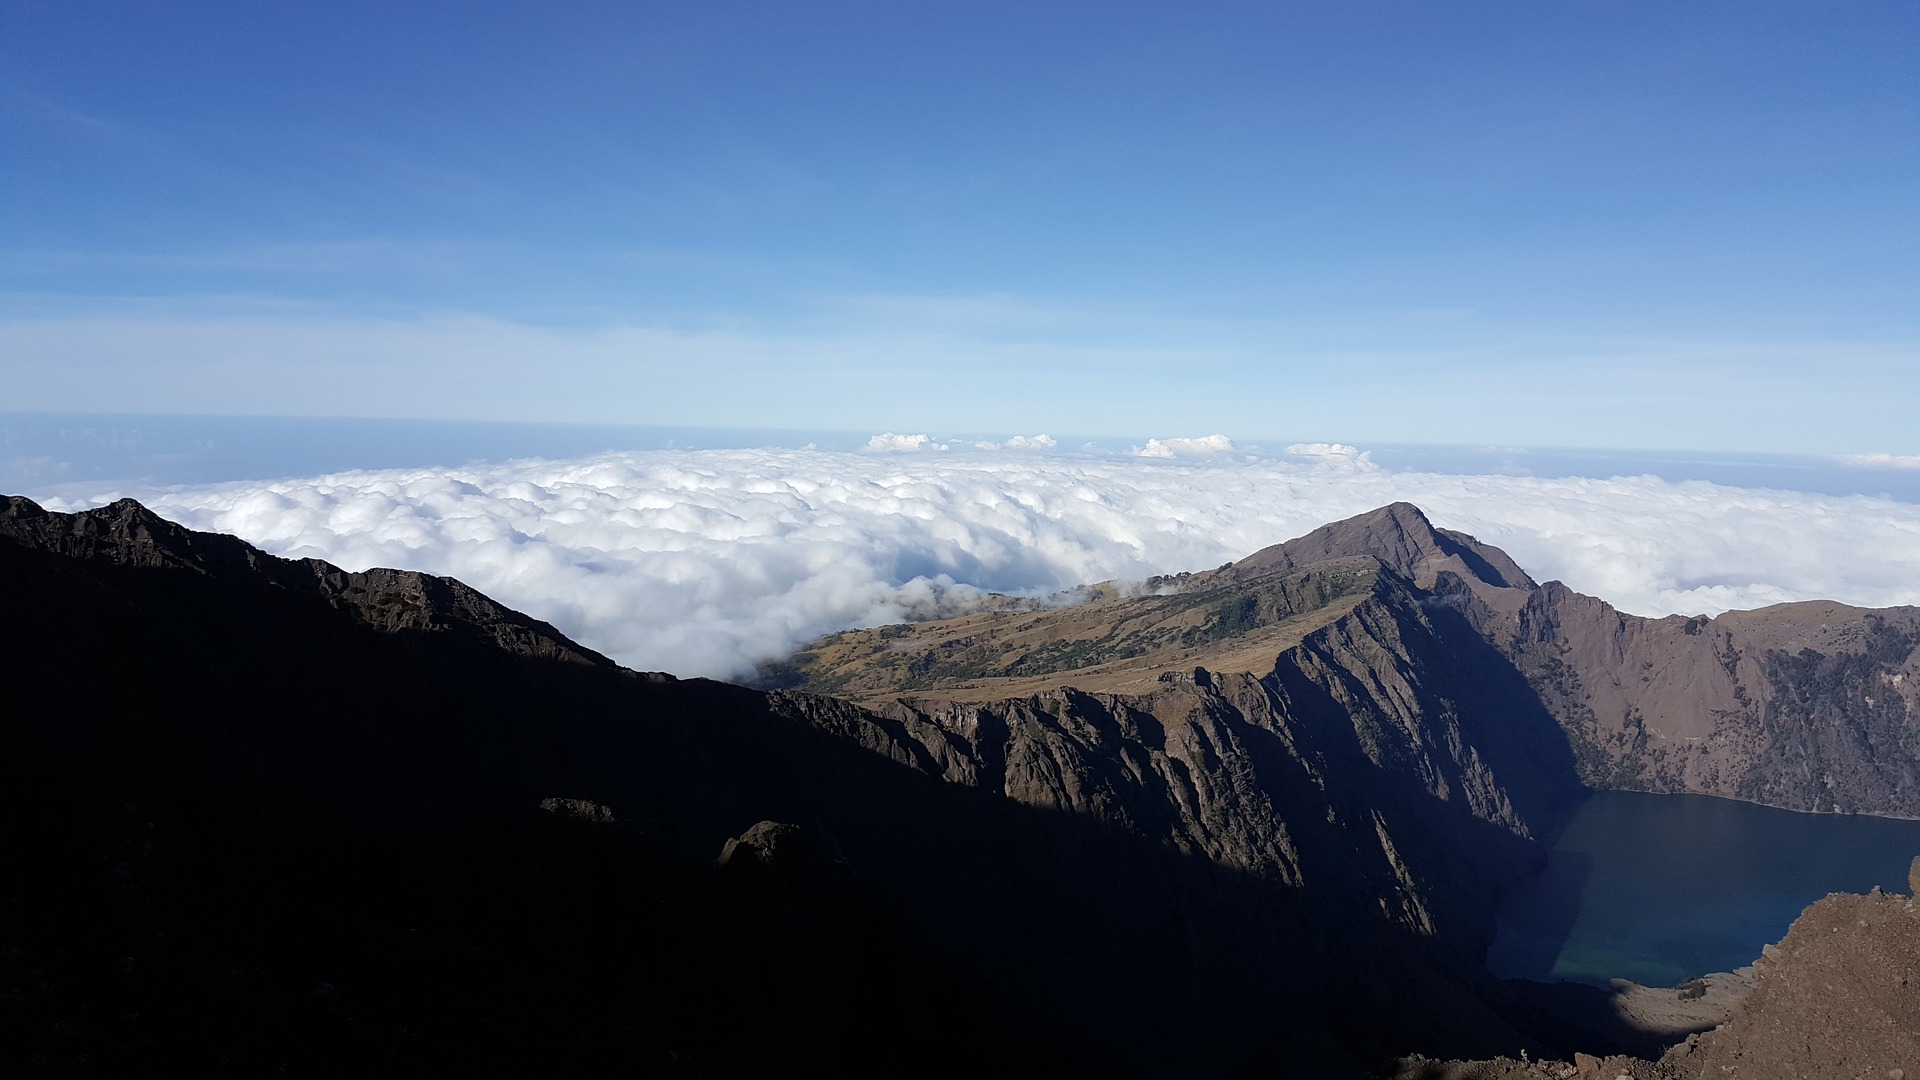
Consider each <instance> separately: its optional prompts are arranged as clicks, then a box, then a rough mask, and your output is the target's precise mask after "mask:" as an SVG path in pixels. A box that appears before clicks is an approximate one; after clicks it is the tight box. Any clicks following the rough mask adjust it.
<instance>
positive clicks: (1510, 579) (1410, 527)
mask: <svg viewBox="0 0 1920 1080" xmlns="http://www.w3.org/2000/svg"><path fill="white" fill-rule="evenodd" d="M1360 555H1370V556H1372V557H1374V558H1376V559H1379V560H1380V562H1381V563H1382V564H1383V565H1385V566H1386V567H1387V568H1388V569H1389V570H1392V571H1393V572H1394V573H1396V574H1399V575H1400V576H1402V577H1405V578H1407V579H1409V580H1411V581H1413V582H1414V583H1415V584H1418V585H1421V586H1422V587H1425V586H1428V585H1431V584H1432V583H1433V581H1434V580H1435V578H1437V577H1438V575H1439V573H1440V571H1442V570H1450V571H1452V572H1453V573H1455V574H1458V575H1459V576H1460V577H1462V578H1464V579H1466V580H1467V581H1469V582H1478V583H1479V584H1481V585H1483V586H1491V587H1493V588H1496V589H1531V588H1533V587H1534V582H1533V579H1532V578H1530V577H1528V576H1527V573H1526V571H1524V570H1522V569H1520V566H1519V564H1517V563H1515V562H1514V561H1513V559H1512V558H1510V557H1509V556H1508V555H1507V553H1506V552H1504V551H1501V550H1500V549H1499V548H1496V547H1493V546H1492V545H1490V544H1483V543H1481V542H1480V541H1478V540H1475V539H1474V538H1473V537H1471V536H1468V535H1467V534H1466V533H1461V532H1454V531H1453V530H1450V529H1439V528H1435V527H1434V525H1433V523H1432V522H1431V521H1429V520H1427V515H1426V514H1425V513H1424V512H1422V511H1421V509H1420V508H1419V507H1417V506H1415V505H1413V504H1412V503H1408V502H1396V503H1389V504H1388V505H1386V506H1382V507H1380V508H1378V509H1376V510H1369V511H1367V512H1366V513H1364V514H1359V515H1356V516H1354V517H1350V518H1347V519H1346V520H1344V521H1336V522H1333V523H1332V524H1329V525H1322V526H1321V527H1320V528H1318V529H1315V530H1313V531H1312V532H1310V533H1308V534H1306V535H1305V536H1302V537H1298V538H1297V539H1293V540H1289V541H1287V542H1285V543H1283V544H1275V545H1274V546H1272V547H1269V548H1263V549H1262V550H1260V551H1256V552H1254V553H1253V554H1252V555H1249V556H1247V557H1246V558H1244V559H1242V560H1240V561H1239V562H1238V563H1235V564H1234V565H1233V567H1232V572H1233V574H1234V576H1235V577H1238V578H1247V577H1256V576H1261V575H1265V574H1272V573H1284V572H1287V571H1291V570H1296V569H1300V568H1302V567H1307V566H1312V565H1314V564H1315V563H1321V562H1327V561H1330V560H1333V559H1345V558H1352V557H1355V556H1360Z"/></svg>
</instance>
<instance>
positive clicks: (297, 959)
mask: <svg viewBox="0 0 1920 1080" xmlns="http://www.w3.org/2000/svg"><path fill="white" fill-rule="evenodd" d="M0 582H4V584H5V587H6V594H5V595H6V598H7V606H6V609H5V611H4V617H0V676H4V678H5V679H6V682H7V685H8V687H9V690H10V695H11V696H10V698H9V702H8V708H7V709H6V710H5V711H4V713H0V806H3V807H4V811H5V817H4V822H0V824H3V825H4V827H3V828H0V865H6V866H7V867H9V869H10V871H12V881H13V882H14V884H12V885H9V886H8V887H7V888H6V889H5V890H0V906H3V909H0V927H4V928H14V927H17V928H21V929H20V930H19V931H18V933H17V934H16V935H14V937H13V938H11V939H9V940H4V941H0V947H3V948H0V977H4V978H0V987H17V988H18V993H17V994H13V996H10V997H8V998H6V999H4V1000H0V1025H4V1026H0V1050H3V1051H7V1052H16V1053H17V1055H18V1056H19V1057H20V1059H21V1061H22V1062H26V1063H27V1064H31V1061H32V1060H33V1059H36V1058H37V1059H44V1060H46V1061H50V1062H55V1063H56V1064H59V1063H65V1064H66V1065H72V1064H74V1062H75V1060H77V1059H78V1058H80V1057H83V1056H84V1057H85V1058H86V1060H87V1061H88V1062H91V1063H92V1065H91V1066H90V1067H93V1068H96V1069H104V1070H106V1071H110V1072H111V1071H119V1072H127V1071H162V1072H177V1073H198V1072H210V1071H211V1072H219V1071H227V1072H243V1073H268V1072H273V1071H275V1070H277V1069H280V1068H282V1067H286V1066H289V1065H290V1064H293V1063H304V1064H305V1065H306V1067H310V1068H315V1069H318V1070H319V1071H330V1072H333V1073H335V1074H338V1073H341V1072H352V1071H368V1070H374V1071H386V1072H392V1071H401V1072H406V1073H410V1074H422V1073H448V1072H467V1073H471V1072H475V1071H484V1070H486V1069H489V1068H492V1069H498V1068H500V1067H502V1066H503V1065H505V1066H509V1067H511V1068H513V1069H514V1070H516V1071H523V1072H531V1073H543V1074H552V1073H580V1072H599V1071H618V1070H634V1069H640V1070H645V1071H654V1072H663V1073H667V1074H681V1073H684V1074H700V1075H747V1074H758V1073H763V1072H765V1071H766V1070H767V1069H769V1068H774V1067H779V1068H785V1069H792V1068H797V1067H800V1066H807V1067H814V1068H838V1069H842V1070H845V1069H860V1068H866V1069H873V1068H882V1067H886V1068H899V1067H902V1066H903V1065H905V1066H907V1067H912V1066H914V1065H915V1064H920V1065H924V1064H926V1063H927V1061H929V1060H930V1058H929V1057H928V1055H930V1054H931V1055H935V1056H936V1057H937V1058H938V1060H939V1062H941V1063H944V1064H945V1065H946V1066H948V1067H951V1068H953V1069H958V1070H963V1071H964V1070H975V1071H987V1070H994V1071H1005V1070H1006V1068H1007V1062H1010V1061H1020V1062H1026V1063H1030V1064H1031V1063H1039V1064H1038V1065H1036V1067H1047V1068H1052V1069H1054V1070H1056V1071H1067V1072H1072V1071H1081V1072H1084V1071H1091V1070H1093V1069H1102V1070H1107V1071H1120V1072H1127V1071H1136V1072H1143V1073H1168V1072H1178V1073H1182V1074H1197V1075H1204V1074H1217V1073H1229V1072H1232V1073H1238V1072H1245V1071H1253V1070H1261V1071H1275V1070H1282V1069H1291V1070H1292V1071H1293V1072H1294V1073H1295V1074H1300V1075H1327V1076H1339V1075H1358V1074H1364V1073H1366V1072H1367V1071H1368V1070H1370V1069H1373V1068H1375V1067H1377V1066H1379V1065H1381V1064H1383V1063H1384V1060H1385V1058H1387V1057H1388V1056H1391V1055H1395V1054H1402V1053H1409V1052H1414V1051H1420V1052H1426V1053H1437V1054H1445V1055H1448V1056H1456V1057H1468V1056H1488V1055H1490V1054H1492V1053H1501V1052H1512V1051H1513V1050H1514V1049H1516V1048H1520V1047H1525V1048H1527V1049H1529V1050H1530V1051H1531V1052H1535V1053H1538V1052H1540V1051H1542V1050H1546V1049H1560V1050H1562V1051H1563V1052H1571V1051H1572V1050H1592V1049H1604V1047H1592V1046H1586V1045H1574V1046H1565V1045H1562V1044H1560V1043H1557V1042H1556V1041H1555V1040H1557V1039H1562V1038H1563V1036H1564V1034H1565V1033H1564V1031H1563V1030H1562V1029H1559V1028H1556V1027H1554V1026H1553V1025H1551V1024H1548V1025H1545V1026H1542V1024H1541V1017H1540V1011H1539V1009H1537V1008H1535V1007H1533V1006H1530V1005H1528V1004H1527V1002H1525V1001H1521V1000H1518V999H1516V997H1515V993H1516V992H1515V991H1514V990H1513V989H1512V988H1510V987H1506V986H1504V985H1502V984H1499V983H1498V982H1497V981H1495V980H1493V979H1491V978H1490V977H1489V976H1487V975H1486V974H1485V973H1484V971H1483V970H1482V968H1481V960H1482V958H1483V956H1484V954H1485V949H1486V947H1487V944H1488V942H1489V941H1490V938H1491V933H1492V912H1493V905H1494V901H1495V898H1496V897H1497V895H1498V894H1499V892H1500V891H1501V890H1502V889H1503V888H1505V887H1507V886H1509V885H1511V884H1512V883H1514V882H1515V881H1517V880H1519V879H1520V878H1521V877H1522V876H1524V875H1525V874H1526V873H1528V872H1529V870H1530V869H1531V868H1532V867H1533V866H1534V865H1536V863H1537V860H1538V859H1539V858H1540V854H1541V852H1540V848H1539V845H1538V843H1537V842H1536V839H1535V837H1536V836H1537V835H1538V834H1539V833H1540V831H1541V830H1542V828H1543V827H1544V825H1545V824H1546V823H1547V822H1548V821H1550V820H1551V818H1552V816H1553V814H1554V811H1555V809H1556V808H1557V807H1558V806H1559V805H1561V804H1562V803H1564V802H1565V801H1567V800H1569V799H1573V798H1576V797H1578V796H1579V794H1580V793H1581V791H1582V789H1583V787H1584V786H1627V787H1642V788H1650V789H1654V790H1688V791H1704V792H1708V793H1712V794H1725V795H1731V796H1734V797H1745V798H1749V799H1755V800H1758V801H1766V802H1771V803H1773V804H1775V805H1784V806H1790V807H1793V808H1797V809H1822V810H1826V809H1833V808H1835V807H1840V808H1846V809H1856V810H1860V811H1863V812H1873V813H1894V814H1906V815H1908V816H1920V791H1917V790H1916V785H1915V776H1916V773H1917V772H1920V769H1917V768H1916V765H1915V762H1916V761H1920V755H1916V750H1920V747H1916V746H1915V745H1914V739H1915V735H1914V734H1913V731H1912V729H1913V727H1914V725H1912V724H1911V723H1910V719H1911V717H1912V716H1913V712H1914V709H1915V707H1916V704H1920V701H1917V699H1916V692H1917V691H1920V668H1917V667H1916V654H1915V649H1914V644H1915V641H1916V640H1917V639H1920V618H1916V614H1917V613H1916V612H1915V611H1914V610H1913V609H1892V610H1886V611H1880V612H1869V611H1862V610H1859V609H1853V608H1846V607H1843V606H1841V605H1835V604H1800V605H1783V606H1781V607H1776V608H1769V609H1765V610H1763V611H1759V612H1748V613H1733V614H1729V615H1724V616H1721V617H1719V618H1716V619H1702V618H1680V617H1674V618H1668V619H1642V618H1637V617H1634V616H1630V615H1625V614H1622V613H1620V612H1617V611H1615V610H1614V609H1612V608H1611V607H1610V606H1608V605H1606V604H1605V603H1604V602H1602V601H1599V600H1595V599H1592V598H1590V597H1584V596H1581V595H1579V594H1577V593H1574V592H1572V591H1571V590H1569V589H1567V588H1565V587H1564V586H1562V585H1559V584H1557V583H1549V584H1547V585H1544V586H1539V585H1535V584H1534V582H1533V581H1532V580H1530V579H1529V578H1528V577H1527V575H1526V574H1525V573H1524V572H1523V571H1522V570H1521V569H1520V568H1519V567H1518V566H1516V565H1514V563H1513V562H1512V560H1511V559H1509V558H1508V557H1507V556H1506V555H1505V554H1504V553H1502V552H1500V551H1499V550H1497V549H1495V548H1492V547H1488V546H1486V545H1483V544H1480V543H1478V542H1477V541H1475V540H1473V538H1471V537H1468V536H1465V535H1463V534H1459V533H1455V532H1449V531H1447V530H1443V529H1437V528H1434V527H1433V526H1432V525H1431V523H1429V522H1428V521H1427V519H1426V518H1425V517H1424V515H1422V514H1421V513H1420V511H1419V510H1417V509H1416V508H1414V507H1412V506H1409V505H1406V504H1395V505H1393V506H1389V507H1383V508H1381V509H1379V510H1376V511H1373V512H1371V513H1368V514H1364V515H1361V516H1359V517H1356V518H1353V519H1350V520H1348V521H1344V522H1338V523H1335V524H1333V525H1329V526H1326V527H1324V528H1322V529H1318V530H1315V531H1314V532H1313V533H1310V534H1308V535H1307V536H1304V537H1301V538H1299V539H1296V540H1292V541H1288V542H1287V543H1284V544H1281V545H1278V546H1276V547H1272V548H1268V549H1266V550H1264V551H1261V552H1258V553H1255V554H1254V555H1252V556H1249V557H1248V558H1246V559H1243V560H1241V561H1240V562H1238V563H1234V564H1231V565H1229V566H1225V567H1221V568H1219V569H1217V570H1212V571H1206V572H1202V573H1192V574H1186V575H1176V576H1174V577H1172V578H1169V579H1162V580H1159V581H1156V582H1153V583H1151V584H1150V586H1149V587H1146V588H1143V589H1140V590H1138V591H1137V592H1135V593H1133V594H1132V595H1121V594H1120V593H1119V591H1118V590H1115V589H1111V588H1106V589H1102V588H1091V589H1088V590H1087V591H1086V593H1085V596H1086V598H1087V599H1086V602H1084V603H1081V604H1077V605H1072V606H1066V607H1059V608H1054V609H1047V610H1033V609H1028V610H1015V609H1014V608H1013V607H1011V606H1009V607H1007V608H1005V609H1002V610H995V611H987V612H981V613H977V614H975V615H971V616H968V617H966V618H963V619H958V620H948V621H944V622H931V623H922V624H917V625H912V626H905V627H895V628H881V629H877V630H871V631H860V632H855V633H850V634H845V635H839V636H837V637H835V638H831V639H828V640H827V641H825V642H822V643H817V644H816V646H815V647H813V648H811V649H809V650H807V653H806V654H805V655H802V656H801V657H797V658H796V659H795V661H794V662H793V663H792V664H790V665H788V666H787V667H786V668H784V669H783V670H782V671H781V672H780V673H779V677H780V678H781V679H783V680H784V681H785V682H787V683H789V684H792V685H793V686H796V687H798V688H799V689H798V690H796V689H784V690H777V691H773V692H759V691H754V690H750V689H746V688H741V687H734V686H726V685H723V684H717V683H711V682H707V681H704V680H685V681H682V680H676V679H674V678H672V677H671V676H667V675H660V674H641V673H636V672H631V671H627V670H625V669H622V668H619V667H618V666H616V665H614V664H613V663H612V662H611V661H609V660H607V659H606V658H605V657H602V656H600V655H598V654H596V653H594V652H593V651H592V650H590V649H587V648H584V647H582V646H580V645H578V644H576V643H574V642H572V641H570V640H568V639H567V638H566V637H565V636H564V635H563V634H561V633H560V632H559V631H558V630H556V629H555V628H553V627H551V626H548V625H546V624H544V623H541V622H538V621H537V620H533V619H530V618H527V617H526V616H524V615H520V614H518V613H516V612H512V611H509V610H507V609H505V608H502V607H500V606H499V605H496V604H494V603H493V602H492V601H490V600H488V599H487V598H486V597H484V596H481V595H480V594H479V593H477V592H475V591H473V590H471V589H468V588H467V587H465V586H463V585H461V584H460V583H458V582H454V581H450V580H448V579H443V578H435V577H432V576H430V575H422V574H413V573H404V572H400V571H391V570H372V571H368V572H366V573H354V574H350V573H346V572H344V571H341V570H340V569H338V568H337V567H332V566H329V565H327V564H325V563H321V562H316V561H313V560H297V561H290V560H283V559H277V558H275V557H273V556H271V555H267V554H264V553H262V552H260V551H257V550H256V549H253V548H251V547H249V546H248V545H246V544H244V543H242V542H240V541H238V540H236V539H234V538H231V537H222V536H214V535H209V534H205V533H196V532H192V531H190V530H187V529H183V528H181V527H179V526H177V525H174V524H172V523H170V522H166V521H164V520H162V519H160V518H158V517H156V516H154V515H153V514H151V513H149V512H148V511H146V510H145V509H143V508H141V507H140V506H139V505H138V504H136V503H132V502H121V503H116V504H114V505H113V506H110V507H105V508H102V509H100V510H97V511H92V512H88V513H83V514H71V515H69V514H52V513H48V512H46V511H44V510H42V509H41V508H39V507H38V506H35V505H34V504H32V503H31V502H28V501H27V500H24V499H13V500H10V501H8V502H7V503H6V504H5V505H4V507H0ZM826 687H831V688H833V689H835V690H836V691H838V692H839V693H841V694H844V695H847V697H850V698H854V699H856V700H847V699H846V698H841V697H831V696H824V695H823V694H821V693H818V691H819V690H821V689H822V688H826ZM723 853H724V857H723ZM716 860H718V861H719V862H720V865H717V866H716V865H715V863H716ZM10 993H11V991H10ZM928 1017H939V1018H943V1020H942V1022H943V1023H944V1022H959V1021H954V1019H953V1018H964V1023H963V1024H962V1027H961V1029H957V1030H953V1031H946V1030H944V1029H943V1030H939V1031H936V1032H934V1033H933V1034H929V1022H928V1019H927V1018H928ZM936 1026H937V1025H936ZM156 1062H157V1063H158V1064H157V1065H156V1064H155V1063H156ZM5 1064H6V1063H5V1062H0V1071H5V1070H4V1065H5ZM122 1066H124V1067H122ZM63 1067H64V1066H63ZM76 1067H77V1066H76Z"/></svg>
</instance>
